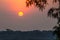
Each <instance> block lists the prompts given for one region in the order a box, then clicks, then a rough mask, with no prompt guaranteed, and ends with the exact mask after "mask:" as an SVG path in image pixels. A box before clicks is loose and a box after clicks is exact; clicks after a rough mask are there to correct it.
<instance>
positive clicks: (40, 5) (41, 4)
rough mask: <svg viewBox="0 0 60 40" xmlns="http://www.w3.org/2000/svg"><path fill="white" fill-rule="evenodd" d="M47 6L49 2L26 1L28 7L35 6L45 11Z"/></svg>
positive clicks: (40, 0) (38, 0)
mask: <svg viewBox="0 0 60 40" xmlns="http://www.w3.org/2000/svg"><path fill="white" fill-rule="evenodd" d="M46 4H47V0H26V6H27V7H29V6H31V5H34V6H36V7H38V8H39V9H41V10H43V9H44V8H45V5H46Z"/></svg>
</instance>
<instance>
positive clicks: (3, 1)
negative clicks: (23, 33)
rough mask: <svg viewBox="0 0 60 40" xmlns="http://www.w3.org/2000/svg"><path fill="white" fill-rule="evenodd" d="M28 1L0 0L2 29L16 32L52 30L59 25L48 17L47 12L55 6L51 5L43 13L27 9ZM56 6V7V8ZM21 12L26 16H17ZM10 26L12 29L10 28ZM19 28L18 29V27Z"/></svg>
mask: <svg viewBox="0 0 60 40" xmlns="http://www.w3.org/2000/svg"><path fill="white" fill-rule="evenodd" d="M25 1H26V0H0V26H2V27H0V29H1V28H2V29H5V28H11V29H15V30H33V29H38V30H40V29H41V30H42V29H48V30H49V29H52V27H53V26H55V24H56V23H57V22H56V21H54V20H55V19H49V18H48V17H47V11H48V10H49V9H50V8H51V7H52V6H53V4H52V3H51V0H49V3H50V5H48V6H47V7H46V9H45V10H44V11H43V12H41V11H39V9H38V8H36V7H29V8H28V7H26V4H25ZM56 6H57V4H55V6H54V7H56ZM19 11H23V13H24V16H23V17H19V16H16V14H18V12H19ZM8 26H10V27H8ZM16 26H17V27H16ZM21 26H22V27H21Z"/></svg>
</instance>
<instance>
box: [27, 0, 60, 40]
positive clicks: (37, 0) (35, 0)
mask: <svg viewBox="0 0 60 40" xmlns="http://www.w3.org/2000/svg"><path fill="white" fill-rule="evenodd" d="M56 2H59V7H58V8H54V7H53V8H51V9H50V10H49V11H48V16H49V17H53V18H57V20H58V22H57V24H58V26H55V27H54V28H53V29H55V30H54V34H56V35H57V39H58V40H60V0H53V3H56ZM47 4H48V0H26V6H27V7H29V6H31V5H34V6H36V7H37V8H39V9H40V10H43V9H44V8H45V6H46V5H47Z"/></svg>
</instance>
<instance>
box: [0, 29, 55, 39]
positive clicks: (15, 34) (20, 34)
mask: <svg viewBox="0 0 60 40" xmlns="http://www.w3.org/2000/svg"><path fill="white" fill-rule="evenodd" d="M54 39H55V36H53V31H39V30H33V31H13V30H10V29H6V31H0V40H54Z"/></svg>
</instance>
